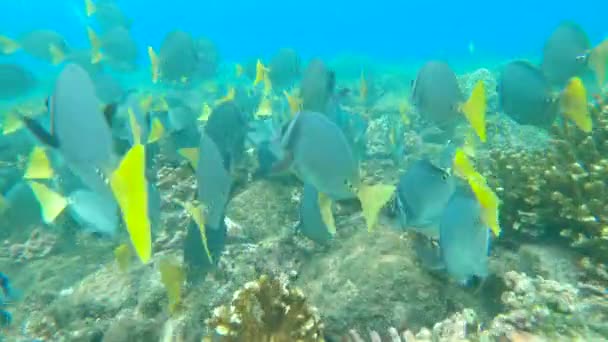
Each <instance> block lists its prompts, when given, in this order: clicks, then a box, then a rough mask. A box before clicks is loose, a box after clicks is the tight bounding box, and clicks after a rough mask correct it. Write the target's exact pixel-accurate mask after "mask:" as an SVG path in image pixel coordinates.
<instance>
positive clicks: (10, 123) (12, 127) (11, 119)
mask: <svg viewBox="0 0 608 342" xmlns="http://www.w3.org/2000/svg"><path fill="white" fill-rule="evenodd" d="M21 128H23V121H22V120H21V119H20V118H19V116H18V115H17V114H15V113H13V112H9V113H7V114H6V115H5V116H4V120H3V121H2V135H9V134H11V133H15V132H17V131H18V130H20V129H21Z"/></svg>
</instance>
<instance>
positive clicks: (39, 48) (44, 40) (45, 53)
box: [0, 29, 70, 64]
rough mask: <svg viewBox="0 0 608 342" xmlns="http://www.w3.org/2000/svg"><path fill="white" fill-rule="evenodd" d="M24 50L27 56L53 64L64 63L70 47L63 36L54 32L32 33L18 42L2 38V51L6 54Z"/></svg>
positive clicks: (0, 40) (0, 43) (37, 31)
mask: <svg viewBox="0 0 608 342" xmlns="http://www.w3.org/2000/svg"><path fill="white" fill-rule="evenodd" d="M20 49H23V51H25V52H26V53H27V54H29V55H31V56H33V57H36V58H38V59H41V60H45V61H47V62H51V63H53V64H59V63H61V62H63V61H64V59H65V56H66V54H68V53H69V50H70V49H69V47H68V44H67V43H66V41H65V39H64V38H63V36H62V35H61V34H59V33H57V32H55V31H52V30H44V29H41V30H34V31H30V32H28V33H26V34H24V35H22V36H21V37H19V39H18V40H16V41H14V40H11V39H10V38H7V37H0V50H2V51H3V53H5V54H12V53H15V52H17V51H19V50H20Z"/></svg>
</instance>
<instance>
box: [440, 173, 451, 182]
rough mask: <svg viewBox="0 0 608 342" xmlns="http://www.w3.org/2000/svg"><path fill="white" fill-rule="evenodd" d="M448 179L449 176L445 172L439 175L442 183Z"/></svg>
mask: <svg viewBox="0 0 608 342" xmlns="http://www.w3.org/2000/svg"><path fill="white" fill-rule="evenodd" d="M448 177H450V175H449V174H448V173H447V172H442V173H441V180H442V181H444V182H445V181H447V180H448Z"/></svg>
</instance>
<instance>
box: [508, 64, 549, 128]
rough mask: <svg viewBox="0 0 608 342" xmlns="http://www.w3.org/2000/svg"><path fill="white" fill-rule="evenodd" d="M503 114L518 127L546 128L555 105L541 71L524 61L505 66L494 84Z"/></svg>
mask: <svg viewBox="0 0 608 342" xmlns="http://www.w3.org/2000/svg"><path fill="white" fill-rule="evenodd" d="M497 88H498V89H497V91H498V98H499V102H500V107H501V108H502V110H503V112H504V113H505V114H507V115H508V116H509V117H511V118H512V119H513V120H515V121H516V122H518V123H519V124H522V125H534V126H539V127H548V126H550V125H551V124H552V123H553V121H554V120H555V117H556V116H557V113H558V103H557V101H556V99H555V96H554V95H553V93H552V90H551V85H550V84H549V82H548V80H547V79H546V78H545V76H544V74H543V72H542V71H541V70H540V69H539V68H538V67H536V66H534V65H532V64H531V63H529V62H527V61H513V62H510V63H508V64H507V65H505V66H504V67H503V69H502V72H501V74H500V78H499V80H498V85H497Z"/></svg>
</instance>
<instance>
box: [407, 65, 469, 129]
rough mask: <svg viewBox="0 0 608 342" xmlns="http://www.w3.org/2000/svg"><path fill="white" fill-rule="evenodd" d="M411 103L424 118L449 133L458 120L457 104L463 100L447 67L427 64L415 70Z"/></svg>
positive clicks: (453, 75)
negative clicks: (416, 72) (416, 71)
mask: <svg viewBox="0 0 608 342" xmlns="http://www.w3.org/2000/svg"><path fill="white" fill-rule="evenodd" d="M412 101H413V103H414V104H415V105H416V106H417V107H418V110H419V111H420V114H421V116H422V117H423V118H424V119H426V120H428V121H429V122H431V123H433V124H435V125H436V126H437V127H439V128H441V129H443V130H448V131H449V130H451V129H452V128H453V126H454V125H455V124H456V123H457V122H458V120H459V119H460V118H461V115H460V113H459V112H458V104H459V103H461V102H463V101H464V95H463V94H462V91H461V90H460V86H459V85H458V80H457V79H456V74H454V71H452V69H451V68H450V66H449V65H448V64H447V63H445V62H442V61H430V62H427V63H426V64H424V66H423V67H422V68H421V69H420V70H419V71H418V75H417V77H416V80H415V81H414V85H413V89H412Z"/></svg>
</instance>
